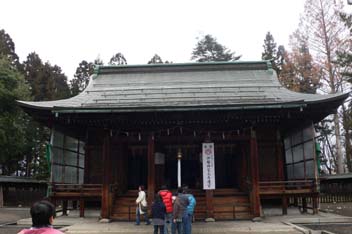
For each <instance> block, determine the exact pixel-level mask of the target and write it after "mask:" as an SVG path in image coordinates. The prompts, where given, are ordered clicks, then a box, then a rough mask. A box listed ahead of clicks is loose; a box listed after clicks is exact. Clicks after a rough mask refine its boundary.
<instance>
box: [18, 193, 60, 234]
mask: <svg viewBox="0 0 352 234" xmlns="http://www.w3.org/2000/svg"><path fill="white" fill-rule="evenodd" d="M30 213H31V216H32V227H31V228H30V229H23V230H22V231H20V232H19V233H18V234H63V233H62V232H60V231H58V230H56V229H54V228H53V226H52V224H53V221H54V217H55V206H54V205H53V204H52V203H51V202H49V201H46V200H43V201H39V202H36V203H34V204H33V206H32V207H31V210H30Z"/></svg>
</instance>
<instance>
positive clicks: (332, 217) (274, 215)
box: [18, 208, 352, 234]
mask: <svg viewBox="0 0 352 234" xmlns="http://www.w3.org/2000/svg"><path fill="white" fill-rule="evenodd" d="M264 214H265V218H264V219H263V220H262V221H261V222H252V221H217V222H213V223H205V222H199V221H198V222H195V223H193V232H192V233H193V234H200V233H209V234H220V233H221V234H224V233H228V234H231V233H233V234H249V233H258V234H260V233H265V234H269V233H274V234H300V233H309V231H307V230H305V229H304V228H301V227H299V226H297V225H294V224H292V223H312V222H313V223H320V222H340V221H341V222H342V221H343V222H351V223H352V218H349V217H344V216H339V215H336V214H330V213H323V212H320V213H319V214H318V215H311V214H304V215H302V214H300V213H299V212H298V210H297V209H295V208H294V209H289V210H288V215H286V216H282V215H281V210H280V209H264ZM98 217H99V211H92V210H87V212H86V217H85V218H79V217H78V211H72V212H70V213H69V215H68V216H60V217H58V218H56V219H55V220H54V224H55V225H56V226H61V227H62V226H65V227H63V228H62V230H63V231H65V233H68V234H83V233H87V234H98V233H102V234H120V233H153V226H152V225H149V226H146V225H144V224H141V225H140V226H136V225H134V222H111V223H100V222H99V219H98ZM18 224H21V225H25V226H26V225H27V226H30V224H31V219H23V220H19V221H18Z"/></svg>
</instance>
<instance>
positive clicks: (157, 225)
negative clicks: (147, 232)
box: [152, 193, 166, 234]
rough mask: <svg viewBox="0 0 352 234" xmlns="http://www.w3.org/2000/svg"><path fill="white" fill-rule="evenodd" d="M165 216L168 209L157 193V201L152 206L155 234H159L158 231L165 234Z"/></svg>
mask: <svg viewBox="0 0 352 234" xmlns="http://www.w3.org/2000/svg"><path fill="white" fill-rule="evenodd" d="M165 215H166V207H165V205H164V203H163V200H162V198H161V196H160V195H159V194H158V193H157V194H155V200H154V202H153V204H152V218H153V225H154V234H158V230H159V233H160V234H164V224H165Z"/></svg>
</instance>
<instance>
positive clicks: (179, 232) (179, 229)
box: [171, 222, 183, 234]
mask: <svg viewBox="0 0 352 234" xmlns="http://www.w3.org/2000/svg"><path fill="white" fill-rule="evenodd" d="M182 226H183V223H182V222H176V223H174V222H172V224H171V233H172V234H176V232H177V234H183V232H182Z"/></svg>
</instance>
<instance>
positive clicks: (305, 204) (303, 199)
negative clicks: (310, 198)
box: [302, 197, 307, 213]
mask: <svg viewBox="0 0 352 234" xmlns="http://www.w3.org/2000/svg"><path fill="white" fill-rule="evenodd" d="M302 210H303V211H302V212H303V213H307V198H306V197H302Z"/></svg>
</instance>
